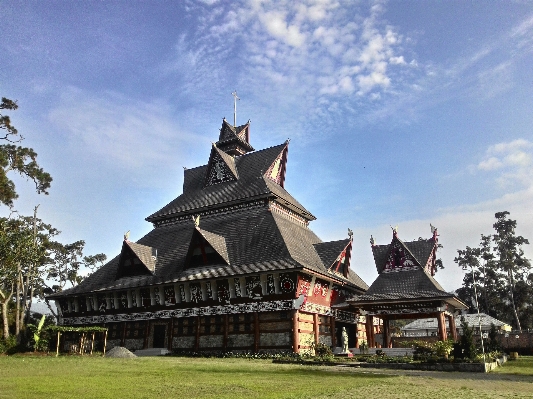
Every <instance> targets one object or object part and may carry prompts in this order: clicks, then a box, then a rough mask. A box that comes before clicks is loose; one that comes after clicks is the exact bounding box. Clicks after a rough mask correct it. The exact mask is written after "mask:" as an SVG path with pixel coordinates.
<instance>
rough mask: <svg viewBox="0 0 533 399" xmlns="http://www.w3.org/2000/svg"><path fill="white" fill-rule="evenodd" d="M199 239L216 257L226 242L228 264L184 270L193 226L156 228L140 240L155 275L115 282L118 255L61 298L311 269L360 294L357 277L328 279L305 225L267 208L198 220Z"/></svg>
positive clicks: (187, 223) (189, 223) (184, 223)
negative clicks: (153, 251)
mask: <svg viewBox="0 0 533 399" xmlns="http://www.w3.org/2000/svg"><path fill="white" fill-rule="evenodd" d="M200 226H201V228H200V229H198V230H199V231H200V232H201V234H202V236H203V237H205V238H206V240H207V241H208V242H209V243H210V244H211V245H212V246H213V248H214V249H216V250H217V252H218V251H219V253H224V251H223V244H224V242H225V247H226V253H227V259H228V263H229V265H228V264H225V263H220V264H214V265H209V266H198V267H191V268H186V267H185V264H186V258H187V253H188V251H189V246H190V242H191V236H192V234H193V232H194V231H195V229H196V227H195V226H194V223H193V221H192V220H185V221H182V222H179V223H176V224H170V225H166V226H160V227H157V228H155V229H153V230H152V231H151V232H149V233H148V234H147V235H146V236H144V237H143V238H142V239H140V240H139V241H138V243H139V244H140V245H142V246H146V247H157V249H158V257H157V263H156V268H155V274H154V275H149V276H148V275H144V276H135V277H123V278H120V279H117V280H115V275H116V272H117V267H118V258H119V257H118V256H117V257H115V258H114V259H112V260H111V261H110V262H108V263H107V264H106V265H104V266H103V267H102V268H100V269H99V270H97V271H96V272H95V273H93V274H92V275H91V276H89V277H88V278H87V279H85V280H84V281H82V282H81V283H80V284H79V285H78V286H76V287H74V288H72V289H70V290H66V291H64V292H63V293H62V295H77V294H81V293H88V292H95V291H101V290H122V289H130V288H136V287H143V286H149V285H155V284H164V283H173V282H180V281H190V280H196V279H204V278H223V277H226V278H227V277H232V276H242V275H247V274H248V275H249V274H253V273H260V272H269V271H270V272H281V271H291V270H304V269H306V270H309V271H311V272H313V271H314V272H318V273H320V274H322V275H324V276H329V277H330V278H332V279H333V280H338V281H339V282H345V283H349V284H353V285H355V286H356V287H360V288H362V289H363V290H364V289H365V288H366V284H364V282H361V281H359V280H360V279H359V278H358V277H355V276H356V274H355V273H352V272H350V277H349V278H348V279H344V278H343V277H342V276H337V275H331V274H328V271H327V268H328V267H329V265H324V263H323V262H322V260H321V258H320V256H319V255H318V253H317V252H316V250H315V248H314V246H313V244H318V243H320V239H319V238H318V237H317V236H316V235H315V234H314V233H313V232H312V231H311V230H310V229H309V228H307V227H305V226H304V225H302V224H300V223H297V222H293V221H291V220H289V219H288V218H287V217H285V216H283V215H281V214H278V213H276V212H271V211H270V210H269V209H268V208H267V207H259V208H252V209H243V210H241V211H236V212H232V213H227V214H217V215H213V216H202V218H201V219H200Z"/></svg>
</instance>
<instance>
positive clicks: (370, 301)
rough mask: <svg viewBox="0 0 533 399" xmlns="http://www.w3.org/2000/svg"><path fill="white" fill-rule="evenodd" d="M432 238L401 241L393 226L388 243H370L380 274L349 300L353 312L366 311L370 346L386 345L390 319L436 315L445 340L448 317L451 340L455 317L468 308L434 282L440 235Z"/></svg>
mask: <svg viewBox="0 0 533 399" xmlns="http://www.w3.org/2000/svg"><path fill="white" fill-rule="evenodd" d="M432 232H433V236H432V237H431V238H429V239H422V238H420V239H418V240H415V241H410V242H404V241H402V240H401V239H400V238H399V237H398V233H397V230H396V229H394V230H393V237H392V241H391V243H390V244H386V245H377V244H376V243H375V242H374V239H373V238H372V237H371V239H370V244H371V246H372V253H373V255H374V261H375V264H376V269H377V272H378V277H377V279H376V280H375V281H374V282H373V283H372V285H371V286H370V288H369V289H368V290H367V292H366V293H364V294H363V295H360V296H358V297H357V298H355V299H352V300H348V303H349V305H350V307H351V308H352V310H353V311H355V312H360V313H362V314H365V315H366V323H367V327H366V335H367V339H368V344H369V346H370V347H377V346H383V347H390V346H391V339H390V328H389V323H390V320H395V319H418V318H428V317H431V318H436V319H437V322H438V336H439V337H440V339H441V340H445V339H447V331H446V319H447V320H448V323H449V325H450V330H451V333H452V336H453V338H454V339H456V338H457V336H456V326H455V319H454V315H456V314H457V313H458V312H459V311H461V310H464V309H466V308H467V306H466V305H465V304H464V303H463V302H462V301H461V300H460V299H459V298H458V297H457V296H455V295H454V294H452V293H449V292H446V291H445V290H444V289H443V288H442V287H441V285H440V284H439V283H438V282H437V280H435V278H434V276H435V272H436V270H437V264H436V261H437V249H438V233H437V229H436V228H434V227H432ZM375 318H379V319H381V320H382V328H381V329H380V331H379V332H380V333H381V334H382V339H381V340H380V341H381V342H378V340H376V338H375V337H376V332H378V331H377V329H376V325H377V324H381V323H376V322H375Z"/></svg>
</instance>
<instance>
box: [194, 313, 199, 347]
mask: <svg viewBox="0 0 533 399" xmlns="http://www.w3.org/2000/svg"><path fill="white" fill-rule="evenodd" d="M199 347H200V316H196V339H195V342H194V350H195V351H197V350H198V348H199Z"/></svg>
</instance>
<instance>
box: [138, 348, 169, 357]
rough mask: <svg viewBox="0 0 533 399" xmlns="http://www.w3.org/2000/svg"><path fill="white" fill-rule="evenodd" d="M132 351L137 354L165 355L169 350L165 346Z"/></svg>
mask: <svg viewBox="0 0 533 399" xmlns="http://www.w3.org/2000/svg"><path fill="white" fill-rule="evenodd" d="M134 353H135V355H137V356H165V355H168V354H169V353H170V351H169V350H168V349H165V348H148V349H139V350H136V351H135V352H134Z"/></svg>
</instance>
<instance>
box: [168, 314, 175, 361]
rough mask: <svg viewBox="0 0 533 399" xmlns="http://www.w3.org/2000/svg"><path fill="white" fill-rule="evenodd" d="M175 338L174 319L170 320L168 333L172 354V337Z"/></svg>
mask: <svg viewBox="0 0 533 399" xmlns="http://www.w3.org/2000/svg"><path fill="white" fill-rule="evenodd" d="M173 336H174V317H171V318H170V331H169V332H168V345H167V347H168V350H169V351H170V352H172V337H173Z"/></svg>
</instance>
